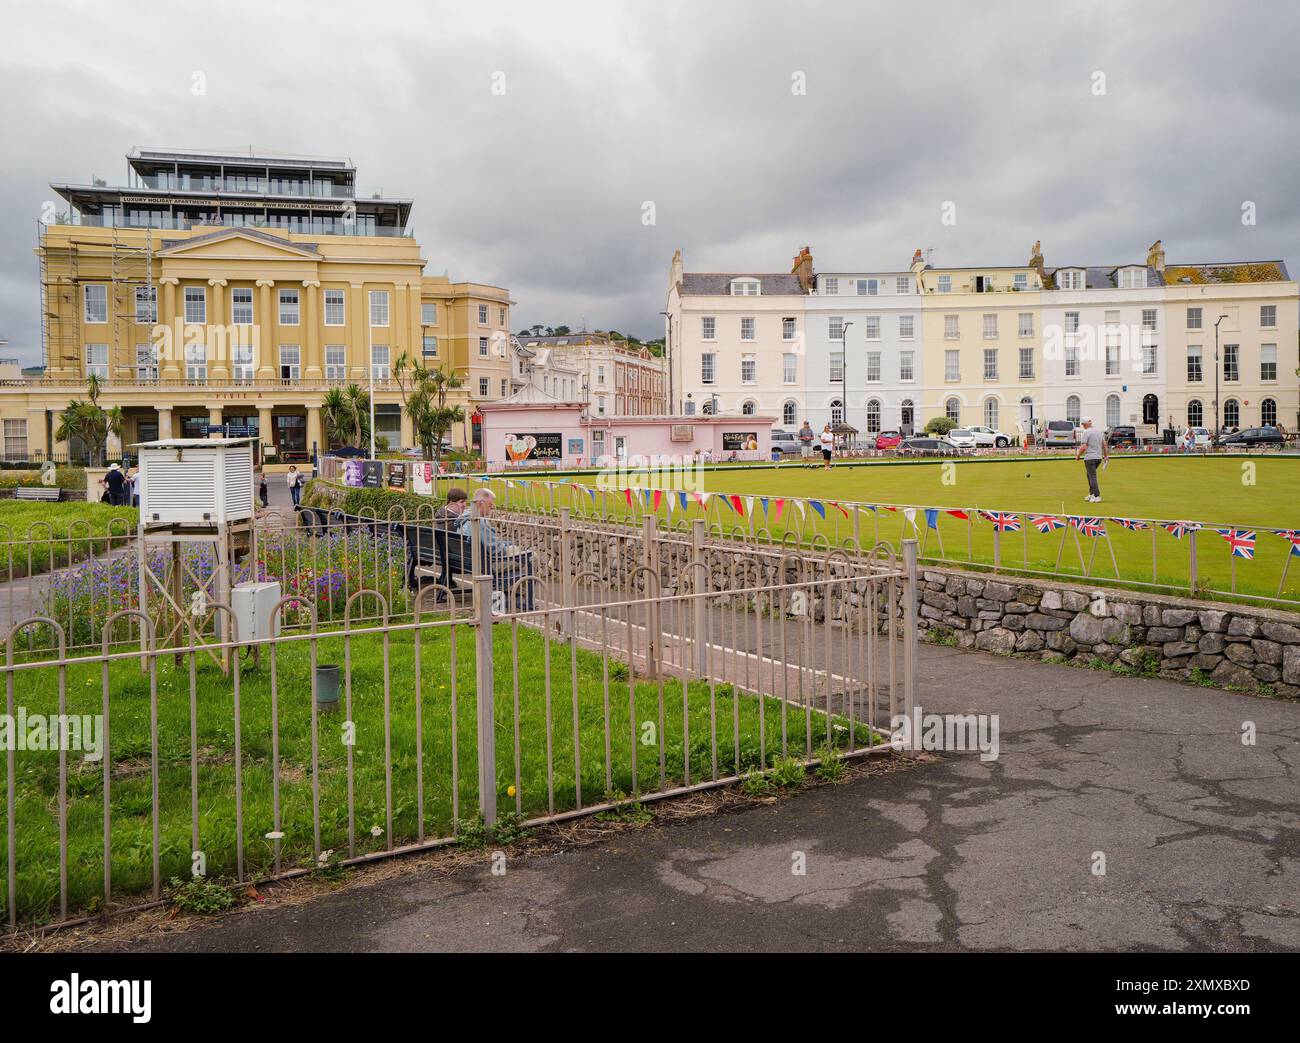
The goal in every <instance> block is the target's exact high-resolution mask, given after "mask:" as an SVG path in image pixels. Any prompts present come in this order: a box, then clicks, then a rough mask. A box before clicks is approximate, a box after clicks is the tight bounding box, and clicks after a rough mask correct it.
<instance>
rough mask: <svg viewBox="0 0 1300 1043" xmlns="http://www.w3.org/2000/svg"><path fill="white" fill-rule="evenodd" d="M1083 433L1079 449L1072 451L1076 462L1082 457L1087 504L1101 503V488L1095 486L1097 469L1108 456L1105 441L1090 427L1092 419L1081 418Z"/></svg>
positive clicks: (1080, 437)
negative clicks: (1086, 477) (1086, 476)
mask: <svg viewBox="0 0 1300 1043" xmlns="http://www.w3.org/2000/svg"><path fill="white" fill-rule="evenodd" d="M1082 423H1083V433H1082V434H1081V435H1079V448H1078V449H1076V450H1075V451H1074V458H1075V459H1076V460H1077V459H1079V457H1083V469H1084V471H1085V472H1086V473H1087V475H1088V496H1087V500H1088V502H1089V503H1101V488H1100V487H1099V486H1098V485H1097V468H1099V467H1100V466H1101V465H1102V464H1103V463H1104V462H1105V461H1106V459H1107V458H1108V457H1109V456H1110V449H1109V448H1107V446H1106V439H1105V438H1104V437H1103V436H1102V433H1101V432H1100V431H1098V430H1097V429H1096V428H1095V427H1093V426H1092V417H1090V416H1086V417H1084V418H1083V421H1082Z"/></svg>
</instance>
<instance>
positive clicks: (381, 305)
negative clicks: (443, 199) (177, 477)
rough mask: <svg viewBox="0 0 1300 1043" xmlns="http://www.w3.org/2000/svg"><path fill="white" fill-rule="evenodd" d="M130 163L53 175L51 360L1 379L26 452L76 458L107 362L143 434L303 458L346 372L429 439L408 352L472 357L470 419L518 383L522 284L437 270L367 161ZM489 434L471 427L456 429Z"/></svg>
mask: <svg viewBox="0 0 1300 1043" xmlns="http://www.w3.org/2000/svg"><path fill="white" fill-rule="evenodd" d="M127 161H128V173H127V183H126V184H125V185H120V186H109V185H107V184H105V183H104V182H102V181H96V182H95V183H93V184H89V185H78V184H70V183H58V184H54V185H52V186H51V187H52V188H53V189H54V191H55V192H56V193H57V194H58V195H59V196H60V197H61V198H62V200H63V201H64V202H65V203H66V209H65V210H63V211H61V212H59V211H54V212H50V213H48V214H47V215H46V220H43V221H42V222H41V224H40V227H39V243H38V247H37V257H38V263H39V267H40V277H41V279H40V286H41V315H42V329H41V333H42V349H43V355H44V372H43V375H42V376H40V377H39V378H36V379H31V380H20V381H12V380H9V381H3V382H0V417H2V418H3V421H4V430H5V436H6V442H5V456H6V457H7V458H18V457H22V458H25V459H43V458H51V457H57V456H60V455H61V454H62V453H66V452H67V450H68V447H67V446H61V445H56V444H55V443H54V430H55V428H56V427H57V424H58V415H59V413H60V412H61V411H62V410H63V409H64V408H65V407H66V406H67V404H68V401H69V400H70V399H72V398H81V397H84V396H85V394H86V389H87V378H88V377H89V376H90V375H92V374H93V375H94V376H96V377H97V378H99V381H100V383H101V388H102V394H101V396H100V403H101V404H102V405H104V406H120V407H121V408H122V410H123V414H124V420H125V423H124V431H123V434H122V438H121V441H122V443H124V444H127V445H129V444H131V443H133V442H138V441H148V440H151V439H154V438H159V437H170V436H178V437H179V436H198V435H202V434H204V433H206V431H207V429H208V427H209V426H213V425H223V424H224V425H230V426H234V427H236V428H239V429H243V430H247V431H248V432H249V433H253V434H258V435H260V437H261V438H262V439H263V444H264V445H268V446H272V447H274V458H275V459H276V460H279V461H284V462H289V461H296V462H302V461H306V460H308V459H310V458H311V456H312V453H313V451H318V450H323V449H325V448H326V447H327V435H326V432H325V431H324V430H323V428H322V424H321V415H320V413H321V410H320V405H321V399H322V397H323V395H324V394H325V392H326V391H327V390H328V389H329V388H330V387H333V386H337V385H340V384H346V383H357V384H359V385H361V386H363V387H367V388H369V387H371V386H373V388H374V390H375V395H374V398H375V420H376V423H375V428H376V432H377V433H378V434H381V435H384V436H386V437H387V438H388V439H389V441H390V443H391V444H393V445H394V447H396V446H409V445H410V444H411V442H412V436H411V431H410V423H409V419H408V418H407V417H405V415H404V414H403V411H402V398H401V391H400V388H399V387H398V385H397V383H396V381H395V380H394V378H393V368H394V365H395V363H396V361H397V360H398V359H399V358H400V357H401V356H402V355H403V354H406V355H409V356H410V357H411V358H419V357H423V358H425V359H426V360H428V361H430V362H438V363H440V364H442V365H445V366H450V367H452V368H454V369H455V370H456V372H457V373H458V374H460V375H461V376H462V379H463V380H464V381H465V384H466V386H465V387H463V388H462V389H460V390H459V391H455V392H453V393H452V395H451V397H450V401H451V402H453V403H459V404H461V405H462V406H463V407H464V408H465V410H466V414H467V416H472V414H473V411H474V403H475V402H476V401H488V400H495V399H498V398H503V397H506V396H507V395H508V393H509V391H508V388H506V390H505V391H504V392H503V391H502V385H501V383H500V380H499V378H498V377H497V374H498V371H499V370H500V371H503V374H504V375H506V376H508V374H509V359H508V357H506V355H505V354H504V353H503V354H502V355H501V356H500V358H499V359H491V358H490V359H489V362H488V364H486V365H485V364H483V363H481V362H480V358H481V354H480V352H481V349H480V348H479V345H480V344H481V343H482V342H483V339H485V338H486V339H487V340H488V342H489V344H490V343H491V340H492V337H493V334H494V333H496V334H500V333H501V332H503V331H505V330H508V328H509V319H510V316H509V307H510V305H511V303H512V302H511V301H510V298H509V294H508V292H507V291H505V290H503V289H500V288H498V287H491V286H484V285H480V284H474V283H451V282H450V281H449V280H447V279H446V278H441V279H439V278H427V277H425V276H424V274H423V270H424V266H425V258H424V257H423V256H422V255H421V250H420V247H419V244H418V243H417V242H416V241H415V239H414V238H413V237H412V236H411V234H410V232H409V230H408V227H407V225H408V221H409V217H410V211H411V202H410V200H407V199H399V198H390V197H384V196H380V195H374V194H372V195H366V194H365V193H362V192H360V191H359V190H358V188H357V185H356V168H355V167H353V166H352V165H351V163H350V162H348V161H347V160H342V159H320V158H311V159H309V158H303V157H285V156H268V155H249V154H243V155H241V154H222V153H211V152H202V153H200V152H186V151H180V150H156V149H143V150H136V151H134V152H133V153H131V154H130V155H129V156H128V157H127ZM498 339H499V337H498ZM489 355H490V352H489ZM488 373H490V374H491V375H492V377H493V378H495V379H492V380H490V381H489V383H488V385H487V386H486V387H483V386H482V384H481V382H477V383H476V381H479V380H480V374H483V375H486V374H488ZM471 435H472V422H471V421H469V420H467V423H466V425H465V427H464V429H462V430H461V431H459V432H453V441H456V442H458V443H460V444H466V443H467V442H469V440H470V438H471ZM114 448H115V447H114V446H112V445H110V452H112V451H113V450H114Z"/></svg>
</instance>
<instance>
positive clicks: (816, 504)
mask: <svg viewBox="0 0 1300 1043" xmlns="http://www.w3.org/2000/svg"><path fill="white" fill-rule="evenodd" d="M808 506H809V507H811V508H812V509H813V510H814V511H816V512H817V513H818V514H820V515H821V516H822V517H823V518H825V517H826V508H825V507H823V506H822V503H821V501H820V500H809V501H808Z"/></svg>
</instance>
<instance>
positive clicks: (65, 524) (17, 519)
mask: <svg viewBox="0 0 1300 1043" xmlns="http://www.w3.org/2000/svg"><path fill="white" fill-rule="evenodd" d="M138 519H139V512H138V511H137V510H136V509H135V508H134V507H110V506H108V504H106V503H78V502H70V503H37V502H28V501H25V500H3V501H0V582H3V581H4V580H7V579H9V578H10V577H11V576H14V577H16V576H26V575H28V573H29V569H30V572H31V574H35V573H38V572H46V571H48V570H49V569H50V567H51V562H53V563H54V564H55V565H66V564H68V562H69V561H78V560H80V559H82V558H85V557H88V556H89V555H90V551H91V548H92V547H93V548H94V551H95V553H96V554H102V553H104V551H105V550H106V549H107V548H108V546H109V543H110V542H111V543H112V545H113V546H119V545H120V544H121V543H122V542H124V541H123V540H122V539H119V538H118V537H125V536H129V535H132V534H134V533H135V530H136V525H137V524H138ZM105 535H109V536H112V537H113V539H112V540H111V541H110V540H107V539H92V537H95V536H99V537H103V536H105Z"/></svg>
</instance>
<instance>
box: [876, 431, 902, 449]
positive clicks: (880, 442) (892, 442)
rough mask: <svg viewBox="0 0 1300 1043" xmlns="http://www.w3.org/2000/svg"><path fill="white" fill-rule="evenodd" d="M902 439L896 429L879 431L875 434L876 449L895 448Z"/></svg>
mask: <svg viewBox="0 0 1300 1043" xmlns="http://www.w3.org/2000/svg"><path fill="white" fill-rule="evenodd" d="M902 441H903V436H902V434H901V433H900V432H898V431H881V432H880V434H878V435H876V448H877V449H897V448H898V447H899V445H900V444H901V443H902Z"/></svg>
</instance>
